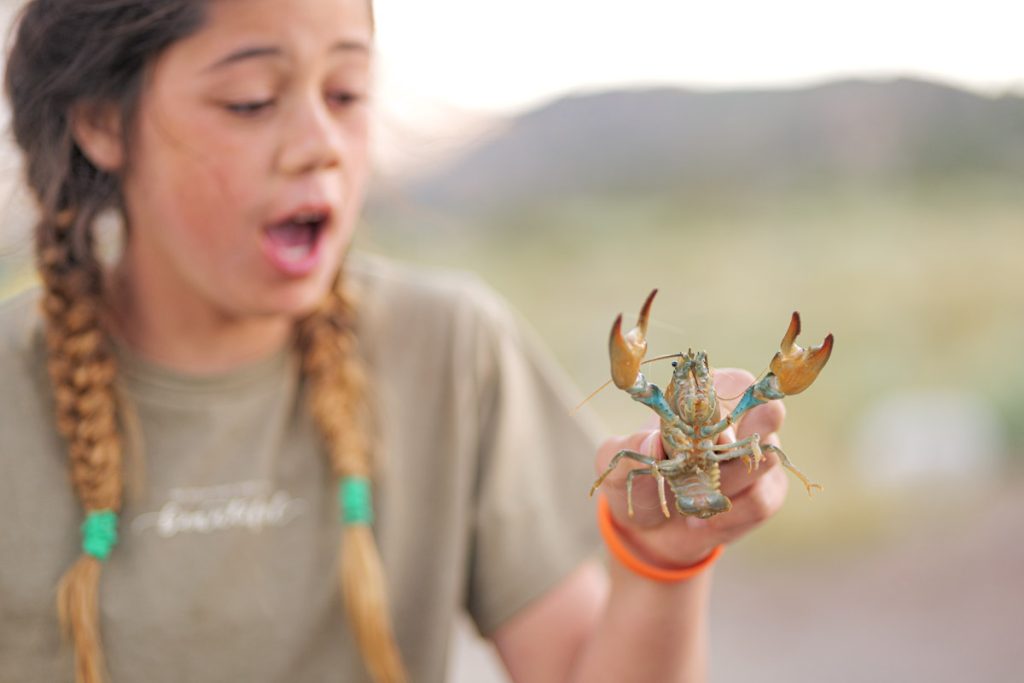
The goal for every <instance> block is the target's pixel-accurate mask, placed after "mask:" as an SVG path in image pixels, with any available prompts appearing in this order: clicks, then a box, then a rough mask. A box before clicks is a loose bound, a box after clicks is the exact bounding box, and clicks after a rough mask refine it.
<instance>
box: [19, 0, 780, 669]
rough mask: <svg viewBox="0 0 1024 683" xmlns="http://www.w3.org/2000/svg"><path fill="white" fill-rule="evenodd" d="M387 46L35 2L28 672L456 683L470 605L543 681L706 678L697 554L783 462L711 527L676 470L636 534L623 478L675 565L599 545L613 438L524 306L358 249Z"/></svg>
mask: <svg viewBox="0 0 1024 683" xmlns="http://www.w3.org/2000/svg"><path fill="white" fill-rule="evenodd" d="M439 19H441V18H440V17H439ZM373 31H374V29H373V18H372V9H371V7H370V5H369V2H368V0H209V1H206V2H203V1H200V0H33V1H32V2H30V3H29V4H28V6H27V7H26V8H25V10H24V12H23V14H22V17H21V19H20V23H19V25H18V28H17V33H16V37H15V41H14V44H13V47H12V50H11V53H10V57H9V61H8V67H7V75H6V88H7V94H8V97H9V100H10V104H11V107H12V112H13V129H14V135H15V138H16V140H17V143H18V145H19V146H20V147H21V149H22V151H23V153H24V159H25V171H26V177H27V181H28V184H29V186H30V188H31V190H32V192H33V193H34V196H35V197H36V199H37V200H38V209H39V219H38V223H37V225H36V228H35V236H36V244H37V249H36V253H37V262H38V267H39V272H40V277H41V281H42V286H41V288H39V289H37V290H34V291H30V292H28V293H27V294H24V295H22V296H20V297H19V298H17V299H15V300H13V301H10V302H7V303H6V304H4V306H3V308H2V309H0V332H2V337H0V376H2V377H3V379H4V383H5V387H4V392H3V396H2V398H0V400H2V401H3V407H2V410H0V433H2V434H3V439H4V441H3V449H2V453H0V457H2V458H3V464H4V472H5V476H4V477H2V478H0V501H2V502H0V505H2V506H3V508H2V509H3V512H4V514H2V515H0V557H2V558H3V561H2V563H0V678H2V679H3V680H45V681H70V680H76V681H77V682H78V683H95V682H98V681H101V680H110V681H113V682H114V683H118V682H124V681H151V682H159V681H207V680H208V681H222V680H246V681H328V680H337V681H353V680H362V679H363V678H365V677H368V678H369V679H372V680H374V681H378V682H382V681H403V680H414V681H440V680H443V679H444V671H445V661H444V660H445V654H446V652H447V639H448V634H449V630H450V624H451V621H452V618H453V616H454V615H455V614H456V613H457V612H458V611H459V610H461V609H468V611H469V613H470V614H471V615H472V617H473V618H474V620H475V621H476V624H477V625H478V627H479V628H480V630H481V632H482V633H484V634H485V635H486V636H488V637H490V638H491V639H492V640H493V642H494V643H495V644H496V646H497V650H498V652H499V653H500V655H501V657H502V659H503V661H504V662H505V664H506V665H507V667H508V670H509V673H510V676H511V678H512V679H513V680H515V681H531V682H534V681H565V680H580V681H603V680H609V681H623V680H659V681H660V680H697V679H699V678H701V677H702V676H703V671H704V669H705V661H704V659H705V653H704V645H705V637H706V602H707V596H708V586H709V583H708V582H709V578H708V577H709V574H708V573H707V572H705V571H700V570H701V569H703V568H704V567H706V566H707V565H708V564H709V563H710V559H709V558H713V557H714V555H715V553H713V552H712V551H713V550H714V549H715V548H716V547H717V546H719V545H720V544H721V543H724V542H726V541H730V540H732V539H734V538H736V537H738V536H740V535H742V534H743V533H745V532H746V531H748V530H749V529H750V528H751V527H753V526H754V525H756V524H757V523H759V522H760V521H762V520H763V519H765V518H766V517H768V516H770V515H771V514H772V513H773V512H774V511H775V510H776V509H777V508H778V507H779V505H781V502H782V499H783V497H784V495H785V490H786V479H785V476H784V475H783V474H782V472H781V470H780V469H779V467H778V466H776V465H777V463H776V462H774V461H771V462H770V465H771V466H762V467H761V468H760V469H759V470H756V471H755V472H753V473H749V474H748V473H747V472H746V471H745V470H744V469H743V468H742V467H726V468H725V470H726V471H725V472H724V474H723V483H722V488H723V491H724V492H725V493H726V494H727V495H729V496H730V497H732V499H733V502H734V509H733V510H732V511H731V512H729V513H728V514H725V515H720V516H718V517H715V518H713V519H712V520H710V521H708V522H695V521H693V520H687V519H684V518H682V517H680V516H678V515H677V516H674V517H673V518H672V519H671V520H668V521H666V520H665V519H663V518H662V517H661V514H660V512H659V509H658V502H657V495H656V493H655V489H654V488H653V485H651V482H641V483H640V485H638V491H637V492H636V495H635V496H634V500H635V504H636V508H637V513H638V514H637V516H636V517H635V518H633V519H630V518H629V517H628V516H627V515H626V514H625V497H624V477H623V475H622V473H621V472H618V471H616V473H615V475H614V476H613V477H612V478H610V479H609V480H608V481H607V482H606V483H605V486H604V489H603V490H605V491H607V492H608V496H609V503H610V505H609V507H610V517H609V518H608V522H609V523H610V524H611V532H610V533H612V534H614V535H615V538H616V539H617V543H620V544H622V545H623V547H625V548H626V549H627V552H628V553H631V554H632V555H633V556H635V557H637V558H639V560H640V561H641V562H640V565H642V566H643V567H647V568H648V569H644V570H642V571H636V570H635V569H630V568H627V567H626V566H624V565H621V564H619V563H618V562H612V564H611V570H610V576H609V575H608V574H606V572H605V570H604V569H602V568H601V566H600V565H599V564H597V563H596V562H595V561H594V560H593V559H591V554H592V550H593V545H594V538H595V537H596V532H595V527H596V525H595V523H594V521H593V517H592V512H591V507H590V503H589V501H587V499H586V496H585V495H584V492H585V490H586V487H587V486H588V485H589V483H590V481H591V480H592V478H593V472H592V471H591V468H592V467H593V464H592V465H588V464H586V462H587V460H588V459H589V456H588V455H587V454H588V453H592V452H593V450H594V449H593V446H592V442H591V441H590V439H589V437H588V435H587V433H586V432H585V431H584V430H583V429H582V428H581V427H580V426H579V425H578V424H577V423H576V422H573V421H571V420H569V419H568V418H566V417H565V414H566V411H565V405H566V393H565V392H564V390H563V389H562V384H561V381H560V379H559V376H558V375H557V372H556V371H555V370H553V369H552V367H551V366H550V364H549V363H548V362H547V361H546V360H545V359H544V357H543V356H542V354H540V353H539V352H538V351H537V349H536V348H535V346H534V344H533V342H532V341H531V340H530V339H529V338H528V337H527V336H524V334H523V333H522V331H521V330H520V329H519V327H518V325H517V324H516V322H515V321H514V319H513V316H511V315H510V314H509V313H508V311H507V309H506V308H505V307H504V306H503V305H502V304H501V303H500V302H499V301H497V300H496V299H495V297H493V296H492V295H491V294H489V293H488V292H487V291H486V290H484V288H482V287H481V286H480V285H479V284H478V283H477V282H476V281H474V280H472V279H471V278H467V277H465V276H460V275H454V274H427V273H421V272H417V271H413V270H410V269H406V268H402V267H399V266H396V265H394V264H389V263H385V262H381V261H375V260H370V259H366V258H358V257H356V256H355V255H353V256H352V257H350V258H345V259H343V255H344V254H345V253H346V251H347V246H348V244H349V241H350V238H351V234H352V230H353V228H354V226H355V223H356V220H357V216H358V214H359V210H360V205H361V202H362V198H363V195H364V193H365V189H366V183H367V178H368V176H369V162H368V152H367V149H368V137H369V106H368V100H369V97H370V93H371V72H372V65H373ZM109 212H113V213H114V214H115V215H116V216H118V217H119V218H120V221H121V224H122V225H123V229H124V230H123V232H124V239H123V245H124V246H123V249H122V250H121V252H120V253H119V254H117V255H116V256H115V257H114V258H112V259H108V260H103V259H101V258H100V256H99V255H98V254H97V249H96V248H95V237H94V231H95V229H96V228H95V226H96V224H97V221H98V219H99V218H100V217H101V215H103V214H105V213H109ZM750 379H751V378H750V375H749V374H746V373H742V372H739V371H731V372H730V371H719V372H718V373H717V380H718V382H719V385H720V386H721V387H722V388H723V389H724V393H726V394H727V395H731V394H736V393H739V391H738V390H739V389H742V387H743V386H744V385H745V384H746V383H747V382H749V381H750ZM780 411H781V408H779V407H777V404H769V405H766V406H764V407H762V408H760V409H758V410H755V411H754V412H752V413H751V414H750V415H749V417H748V419H746V420H744V422H743V423H742V425H741V426H740V429H739V434H737V435H736V436H738V437H741V438H742V437H743V436H744V435H745V434H748V433H752V432H754V431H759V432H760V433H761V434H762V435H766V436H763V440H764V441H767V442H771V441H772V438H773V437H771V436H768V435H770V434H771V433H773V432H775V431H776V430H777V428H778V427H779V425H780V423H781V420H782V414H781V412H780ZM655 435H656V432H641V433H638V434H635V435H633V436H630V437H626V438H621V439H615V440H612V441H610V442H608V443H606V444H605V445H604V446H602V447H601V448H600V449H598V451H597V459H596V463H594V464H596V467H597V470H598V471H603V470H604V467H605V465H606V464H607V463H608V461H609V459H610V458H611V456H612V454H614V453H615V452H616V451H617V450H619V449H621V448H632V449H636V450H641V451H643V452H645V453H650V454H652V455H658V454H660V446H659V445H658V441H657V439H656V438H654V437H655ZM140 453H144V455H145V463H146V468H145V471H144V472H143V471H142V469H141V467H140V463H141V461H142V460H141V458H140V457H135V456H138V455H139V454H140ZM769 457H773V456H769ZM68 474H70V481H68V478H67V475H68ZM371 491H372V498H371ZM336 501H337V502H336ZM339 534H340V535H341V540H340V544H339V542H338V540H337V536H338V535H339ZM339 545H340V556H339V557H338V558H337V561H336V558H335V553H336V551H337V548H338V547H339ZM79 549H80V550H79ZM634 566H638V565H634ZM336 567H340V569H338V574H339V576H340V579H338V580H336V579H334V578H332V577H333V575H334V573H335V568H336ZM651 568H654V569H656V570H657V571H652V570H651ZM655 575H657V576H660V577H661V579H662V580H653V579H652V578H651V577H652V576H655ZM666 578H667V580H665V579H666ZM55 586H57V587H58V590H57V596H56V597H57V604H56V607H54V605H53V592H54V587H55ZM339 586H340V588H339ZM339 594H340V595H339ZM339 602H341V603H343V604H344V606H345V609H346V611H347V619H345V618H344V617H343V613H342V610H340V609H339V608H338V603H339ZM58 624H61V625H63V627H64V628H65V629H66V631H67V632H68V634H69V635H70V647H64V646H62V643H61V639H60V637H59V629H58ZM350 634H351V635H350ZM71 652H73V655H72V654H71Z"/></svg>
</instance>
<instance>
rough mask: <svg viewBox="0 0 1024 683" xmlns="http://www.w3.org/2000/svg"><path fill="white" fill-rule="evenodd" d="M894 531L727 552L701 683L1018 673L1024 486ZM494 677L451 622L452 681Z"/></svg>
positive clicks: (816, 682)
mask: <svg viewBox="0 0 1024 683" xmlns="http://www.w3.org/2000/svg"><path fill="white" fill-rule="evenodd" d="M894 529H895V530H894V532H893V534H892V535H891V536H890V537H889V539H888V540H887V541H884V542H880V543H879V544H878V545H876V546H873V547H872V548H870V549H869V550H866V551H865V552H864V554H863V556H858V557H857V559H851V557H850V556H849V554H847V555H846V556H844V557H842V558H839V557H837V556H835V555H830V556H826V557H818V558H816V559H814V560H813V561H809V562H807V561H805V562H802V563H801V564H798V565H786V566H783V565H778V564H776V563H774V562H773V563H771V565H770V566H764V567H762V568H757V567H755V566H753V564H752V562H751V554H750V553H744V552H743V549H742V548H738V549H736V552H734V553H727V554H726V555H724V556H723V557H722V560H721V561H720V562H719V566H718V567H717V569H716V572H717V576H716V579H715V588H714V595H713V600H712V605H713V607H712V615H711V679H710V680H711V682H712V683H748V682H750V681H757V683H772V682H773V681H779V682H780V683H781V682H785V683H801V682H804V681H806V682H808V683H812V682H813V683H821V682H823V681H828V682H829V683H855V682H856V683H863V682H865V681H871V682H872V683H888V682H890V681H892V682H896V681H900V682H906V681H913V682H916V681H928V682H929V683H946V682H948V683H954V682H955V683H961V682H962V681H972V682H993V683H995V682H999V683H1002V682H1003V681H1007V682H1009V681H1024V650H1022V645H1024V640H1022V634H1024V483H1019V482H1018V483H1016V484H1012V485H1006V486H1004V487H1003V488H1002V489H1001V490H1000V492H999V493H998V494H993V495H991V496H990V497H989V498H988V502H987V503H985V504H984V505H972V506H970V511H964V510H962V509H958V506H957V500H956V499H955V498H954V499H951V500H950V501H949V506H948V510H946V511H944V512H942V513H938V514H936V515H934V517H933V518H932V519H930V520H926V521H925V522H922V521H921V520H914V521H913V522H901V521H899V520H894ZM505 680H506V679H505V678H504V677H503V676H502V674H501V673H500V667H499V666H498V665H497V664H496V663H495V661H494V659H493V655H492V654H491V652H490V651H489V649H488V648H487V647H486V646H482V645H479V644H478V643H477V642H475V638H474V636H473V635H472V634H471V632H470V630H469V628H468V627H462V628H460V630H459V634H458V637H457V639H456V643H455V647H454V659H453V671H452V675H451V678H450V681H451V683H502V682H504V681H505ZM644 683H651V682H644Z"/></svg>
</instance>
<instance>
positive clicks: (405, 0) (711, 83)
mask: <svg viewBox="0 0 1024 683" xmlns="http://www.w3.org/2000/svg"><path fill="white" fill-rule="evenodd" d="M375 11H376V20H377V31H378V36H377V40H378V57H379V61H378V79H379V80H378V82H379V90H378V103H379V108H380V110H381V116H382V119H383V120H384V122H385V126H384V128H385V129H386V132H388V133H390V134H392V135H393V136H395V137H396V139H399V142H398V143H396V144H397V145H398V146H399V147H401V146H402V145H403V144H404V145H407V143H408V140H410V139H413V140H417V139H419V140H420V141H421V142H422V141H424V140H426V141H427V143H429V144H428V145H427V147H429V146H430V145H433V146H435V147H438V148H444V147H445V145H446V144H453V145H458V143H459V141H460V140H465V139H467V138H470V137H472V134H473V132H474V131H476V130H478V129H479V128H482V127H486V125H487V122H488V121H491V120H493V118H494V117H501V116H508V115H512V114H515V113H517V112H519V111H522V110H525V109H528V108H530V107H533V106H537V105H539V104H541V103H543V102H545V101H548V100H550V99H553V98H555V97H557V96H559V95H561V94H565V93H567V92H576V91H581V90H595V89H603V88H611V87H639V86H644V85H664V84H669V85H673V84H674V85H679V86H684V87H687V86H688V87H699V88H707V89H727V88H734V87H755V88H762V87H786V86H798V85H803V84H808V83H814V82H820V81H823V80H829V79H833V78H840V77H854V76H860V77H871V78H885V77H894V76H903V75H908V76H918V77H924V78H930V79H934V80H939V81H942V82H946V83H950V84H953V85H958V86H963V87H967V88H971V89H974V90H978V91H981V92H985V93H992V94H999V93H1003V92H1007V91H1013V92H1019V93H1021V94H1024V51H1022V49H1021V46H1022V42H1024V41H1022V35H1024V30H1022V28H1021V27H1024V0H972V1H971V2H966V1H964V0H957V1H954V2H942V1H941V0H930V1H923V0H857V1H856V2H852V1H843V2H835V1H829V0H773V1H772V2H755V1H748V2H738V1H736V0H705V1H704V2H689V1H679V0H629V1H628V2H627V1H625V0H619V1H618V2H609V1H607V0H515V1H514V2H483V1H481V0H427V1H424V0H377V1H376V3H375ZM417 136H418V137H417ZM385 137H386V135H385ZM386 146H387V145H386V144H385V147H386ZM420 148H421V149H424V147H423V146H422V145H421V146H420ZM385 156H387V152H386V151H385ZM398 163H399V164H401V163H404V162H402V161H399V162H398Z"/></svg>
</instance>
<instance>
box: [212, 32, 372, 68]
mask: <svg viewBox="0 0 1024 683" xmlns="http://www.w3.org/2000/svg"><path fill="white" fill-rule="evenodd" d="M330 52H355V53H362V54H369V52H370V48H369V46H368V45H366V43H363V42H360V41H358V40H339V41H338V42H336V43H334V44H333V45H331V48H330ZM282 56H284V52H283V51H282V50H281V48H279V47H276V46H274V45H257V46H253V47H243V48H241V49H239V50H235V51H234V52H232V53H230V54H228V55H226V56H224V57H221V58H220V59H218V60H217V61H216V62H214V63H213V64H210V65H209V66H208V67H206V68H205V69H203V71H214V70H216V69H220V68H223V67H225V66H227V65H229V64H235V63H236V62H241V61H244V60H246V59H260V58H266V57H282Z"/></svg>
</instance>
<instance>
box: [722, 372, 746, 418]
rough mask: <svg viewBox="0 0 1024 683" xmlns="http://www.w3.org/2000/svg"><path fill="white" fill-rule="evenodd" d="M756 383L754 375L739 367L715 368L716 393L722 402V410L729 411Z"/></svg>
mask: <svg viewBox="0 0 1024 683" xmlns="http://www.w3.org/2000/svg"><path fill="white" fill-rule="evenodd" d="M753 383H754V376H753V375H752V374H750V373H749V372H747V371H746V370H741V369H739V368H715V394H717V395H718V400H719V402H720V403H721V404H722V412H723V414H724V413H729V412H731V411H732V409H733V408H735V407H736V404H737V403H738V402H739V400H740V397H741V396H743V392H744V391H746V390H747V387H749V386H750V385H751V384H753Z"/></svg>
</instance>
